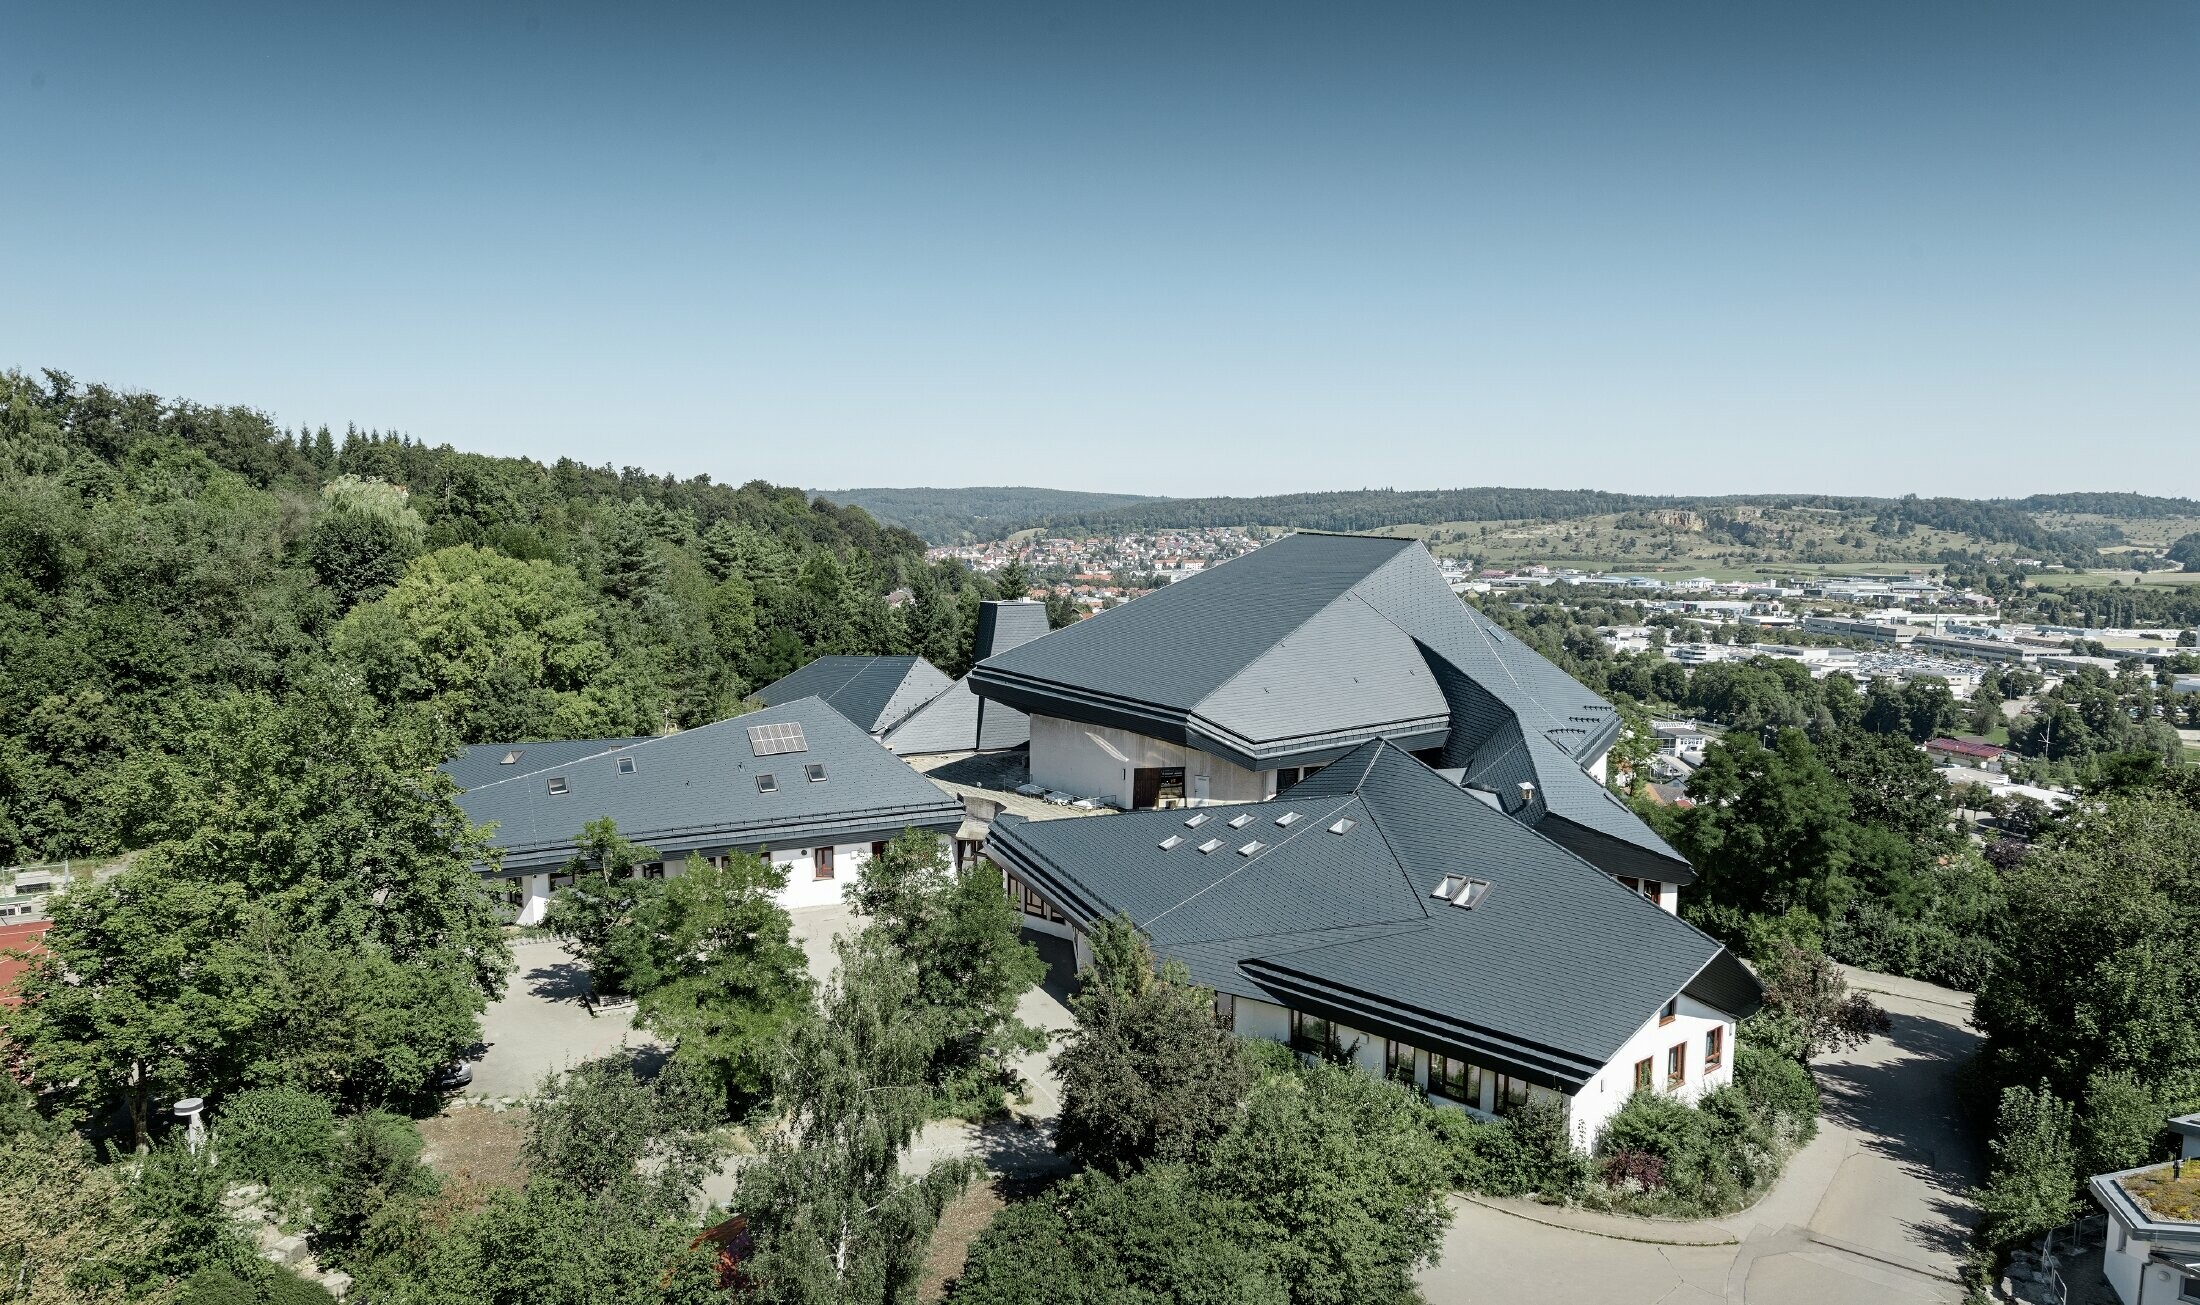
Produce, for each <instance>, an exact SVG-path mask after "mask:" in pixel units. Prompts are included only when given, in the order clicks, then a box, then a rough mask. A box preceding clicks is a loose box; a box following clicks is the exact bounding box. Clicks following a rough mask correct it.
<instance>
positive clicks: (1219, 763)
mask: <svg viewBox="0 0 2200 1305" xmlns="http://www.w3.org/2000/svg"><path fill="white" fill-rule="evenodd" d="M970 683H971V687H972V688H973V689H974V690H975V691H976V692H977V693H978V695H979V696H980V697H983V698H986V699H988V700H990V701H999V702H1003V703H1006V704H1008V705H1009V706H1012V707H1015V708H1017V709H1018V710H1021V711H1024V712H1027V713H1029V714H1030V716H1031V779H1032V782H1033V783H1035V784H1037V785H1040V786H1042V787H1043V788H1045V789H1048V790H1055V791H1060V792H1064V793H1071V794H1077V795H1080V796H1083V797H1087V798H1092V799H1095V800H1098V801H1104V802H1108V803H1111V804H1113V805H1116V806H1120V807H1124V808H1130V809H1145V808H1152V807H1178V806H1201V805H1205V804H1208V803H1222V802H1260V801H1266V800H1268V799H1271V798H1274V797H1276V796H1278V795H1279V794H1284V793H1288V792H1290V791H1291V787H1292V786H1293V785H1294V784H1297V783H1299V782H1301V781H1302V780H1304V779H1305V778H1306V777H1307V776H1308V775H1310V774H1314V773H1316V772H1318V771H1319V770H1320V769H1321V768H1322V767H1323V766H1325V765H1327V764H1329V763H1330V762H1332V761H1334V760H1336V759H1337V758H1338V757H1340V756H1342V755H1344V754H1345V753H1347V752H1349V751H1351V750H1352V749H1354V748H1357V747H1359V746H1360V745H1361V744H1363V743H1366V742H1368V741H1370V740H1373V739H1386V740H1388V741H1390V742H1391V743H1393V744H1396V745H1397V746H1399V747H1401V748H1403V749H1405V750H1407V751H1409V752H1411V753H1413V754H1414V755H1415V756H1417V757H1419V758H1420V759H1421V760H1423V761H1424V762H1426V763H1428V764H1429V765H1431V766H1434V767H1437V768H1440V769H1442V770H1443V771H1444V772H1445V774H1446V775H1447V776H1448V777H1450V778H1452V779H1454V780H1455V781H1456V782H1457V783H1459V784H1460V785H1462V786H1463V787H1465V788H1468V789H1471V790H1473V791H1475V792H1476V793H1477V794H1478V795H1479V798H1480V800H1481V801H1483V802H1485V803H1486V804H1487V805H1489V806H1491V807H1493V808H1495V809H1497V810H1499V811H1501V812H1503V813H1504V814H1505V815H1507V816H1510V817H1512V818H1513V819H1515V820H1517V821H1519V822H1520V823H1522V824H1525V825H1528V826H1531V827H1533V828H1536V829H1538V830H1540V831H1541V832H1542V833H1543V835H1544V836H1545V837H1547V838H1550V839H1553V840H1555V841H1557V842H1558V843H1560V844H1562V845H1563V846H1566V847H1568V848H1571V849H1572V850H1574V851H1575V852H1576V853H1578V854H1579V855H1581V856H1582V857H1584V858H1586V859H1587V860H1588V861H1589V862H1590V863H1591V864H1593V865H1596V866H1598V867H1599V868H1601V869H1603V870H1605V871H1606V872H1608V873H1610V874H1613V875H1615V876H1620V877H1623V878H1625V879H1626V880H1628V881H1630V882H1632V883H1635V884H1638V885H1639V884H1649V885H1651V887H1650V888H1649V889H1647V890H1646V891H1649V892H1650V893H1651V894H1652V895H1653V896H1655V897H1657V898H1658V900H1659V901H1661V902H1662V903H1664V904H1665V905H1666V906H1667V908H1668V909H1677V906H1678V901H1679V896H1678V893H1679V889H1680V887H1681V886H1682V885H1684V884H1687V883H1690V882H1693V880H1694V878H1695V872H1694V870H1693V869H1691V868H1690V866H1689V865H1688V862H1687V861H1686V860H1685V859H1683V858H1682V857H1681V855H1680V854H1679V853H1677V852H1675V851H1674V850H1673V849H1672V848H1670V847H1668V846H1667V845H1666V844H1665V843H1664V842H1663V841H1662V840H1661V839H1659V838H1658V836H1657V835H1656V834H1655V833H1653V832H1651V830H1650V828H1649V827H1648V826H1646V825H1644V824H1643V823H1642V821H1641V820H1640V819H1639V818H1637V817H1636V816H1635V814H1634V812H1633V811H1632V810H1630V809H1629V808H1628V807H1627V806H1626V804H1624V803H1623V802H1621V801H1620V800H1619V799H1618V798H1616V797H1615V796H1613V795H1612V794H1611V792H1610V791H1609V790H1607V789H1606V788H1605V786H1604V777H1605V755H1606V753H1607V752H1608V751H1609V749H1610V748H1611V745H1612V741H1613V740H1614V739H1615V738H1617V737H1618V734H1619V728H1620V720H1619V713H1618V711H1617V710H1616V709H1614V708H1613V707H1612V705H1611V704H1610V703H1608V702H1606V701H1604V700H1603V699H1602V698H1599V697H1598V696H1597V695H1596V694H1594V693H1592V692H1591V691H1590V690H1589V689H1587V688H1586V687H1584V686H1583V685H1582V684H1581V683H1579V682H1578V681H1576V680H1575V679H1573V677H1571V676H1569V675H1567V674H1566V673H1565V672H1564V671H1562V670H1560V669H1559V668H1558V667H1557V666H1555V665H1553V664H1551V663H1550V662H1549V661H1547V660H1545V659H1544V658H1543V657H1542V656H1540V655H1539V654H1537V653H1536V652H1535V651H1534V650H1533V649H1531V648H1528V647H1526V646H1525V645H1523V644H1522V643H1521V642H1520V641H1519V640H1518V639H1516V638H1514V637H1513V636H1511V635H1509V634H1507V633H1505V631H1504V630H1503V629H1501V628H1500V627H1499V626H1497V625H1496V624H1495V623H1494V622H1492V621H1491V620H1489V618H1487V617H1485V616H1483V615H1482V614H1481V613H1480V612H1477V611H1475V610H1474V609H1473V608H1470V607H1468V606H1466V605H1465V604H1463V603H1462V602H1460V600H1459V598H1458V596H1457V595H1455V594H1453V593H1452V592H1451V590H1450V588H1449V586H1447V585H1446V584H1445V583H1444V579H1443V574H1442V572H1441V571H1440V570H1439V569H1438V568H1437V565H1436V562H1435V559H1434V558H1432V557H1431V556H1430V555H1429V552H1428V550H1427V548H1425V547H1424V546H1422V545H1421V544H1420V543H1419V542H1418V541H1415V540H1406V539H1394V538H1390V537H1387V536H1366V535H1317V534H1298V535H1291V536H1288V537H1286V538H1284V539H1282V540H1279V541H1277V542H1275V543H1272V544H1269V545H1267V546H1265V547H1263V548H1259V549H1256V550H1254V551H1253V552H1251V553H1247V554H1245V555H1244V556H1242V557H1238V558H1235V559H1232V560H1231V561H1228V562H1225V563H1223V564H1221V565H1219V566H1215V567H1212V568H1210V569H1208V570H1207V571H1206V572H1204V573H1202V574H1200V575H1198V576H1194V577H1192V578H1191V579H1189V580H1185V581H1183V582H1181V583H1179V584H1173V585H1170V586H1168V587H1166V588H1164V589H1160V590H1157V591H1155V592H1154V593H1152V594H1149V595H1147V596H1146V597H1144V598H1141V599H1139V600H1138V601H1137V602H1135V603H1131V604H1128V605H1126V606H1124V607H1121V608H1118V609H1116V610H1114V611H1110V612H1106V613H1103V614H1102V615H1100V616H1097V617H1094V618H1093V619H1091V620H1088V621H1083V622H1080V623H1079V624H1077V625H1074V626H1070V627H1068V628H1067V629H1062V630H1056V631H1054V632H1053V633H1052V634H1049V635H1047V636H1046V637H1045V638H1042V639H1035V640H1033V641H1032V642H1030V643H1027V644H1024V645H1022V646H1021V647H1018V648H1014V649H1011V650H1009V651H1008V652H1006V653H1001V654H997V655H995V656H993V657H990V658H988V659H986V660H985V661H982V662H980V663H979V664H978V665H977V667H976V668H975V669H974V670H972V671H971V673H970Z"/></svg>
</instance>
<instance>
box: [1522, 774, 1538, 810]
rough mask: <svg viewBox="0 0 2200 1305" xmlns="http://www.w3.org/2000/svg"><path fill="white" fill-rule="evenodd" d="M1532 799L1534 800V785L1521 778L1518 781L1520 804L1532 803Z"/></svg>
mask: <svg viewBox="0 0 2200 1305" xmlns="http://www.w3.org/2000/svg"><path fill="white" fill-rule="evenodd" d="M1534 801H1535V785H1533V784H1531V783H1529V782H1528V781H1527V780H1521V781H1520V805H1522V806H1528V805H1529V804H1531V803H1533V802H1534Z"/></svg>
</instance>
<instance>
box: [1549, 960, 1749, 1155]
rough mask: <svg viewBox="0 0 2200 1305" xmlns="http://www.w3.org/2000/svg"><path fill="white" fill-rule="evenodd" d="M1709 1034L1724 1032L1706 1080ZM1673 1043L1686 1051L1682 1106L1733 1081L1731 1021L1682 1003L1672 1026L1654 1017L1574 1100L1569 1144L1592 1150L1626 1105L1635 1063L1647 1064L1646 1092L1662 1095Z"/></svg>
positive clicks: (1688, 1000) (1700, 1006) (1696, 1004)
mask: <svg viewBox="0 0 2200 1305" xmlns="http://www.w3.org/2000/svg"><path fill="white" fill-rule="evenodd" d="M1714 1028H1717V1029H1722V1030H1724V1032H1723V1034H1722V1039H1723V1042H1724V1046H1723V1048H1722V1049H1721V1052H1720V1057H1719V1067H1718V1069H1716V1070H1714V1071H1712V1072H1711V1073H1710V1074H1708V1075H1707V1074H1706V1073H1705V1072H1704V1065H1703V1051H1704V1035H1706V1034H1707V1033H1709V1032H1710V1031H1711V1030H1712V1029H1714ZM1676 1042H1683V1043H1686V1044H1687V1045H1688V1056H1687V1068H1688V1077H1687V1080H1686V1081H1685V1082H1684V1083H1683V1084H1682V1085H1681V1087H1680V1090H1679V1093H1678V1095H1679V1096H1681V1097H1682V1098H1683V1099H1684V1100H1688V1101H1694V1100H1696V1099H1697V1098H1698V1097H1700V1096H1702V1095H1703V1094H1704V1093H1706V1092H1709V1091H1711V1090H1712V1089H1713V1088H1718V1087H1723V1086H1725V1085H1726V1084H1728V1083H1731V1082H1733V1081H1734V1021H1733V1020H1731V1019H1729V1018H1728V1017H1727V1016H1725V1015H1723V1014H1721V1013H1720V1012H1718V1011H1716V1010H1713V1009H1712V1008H1711V1007H1709V1006H1706V1005H1704V1004H1703V1003H1702V1002H1699V1001H1695V1000H1693V999H1691V998H1688V997H1682V998H1681V999H1680V1009H1679V1011H1678V1013H1677V1014H1676V1015H1675V1016H1674V1018H1673V1022H1672V1023H1670V1024H1660V1023H1659V1022H1658V1020H1657V1017H1656V1016H1655V1015H1653V1016H1652V1017H1651V1018H1650V1019H1648V1020H1647V1021H1645V1022H1644V1023H1643V1026H1642V1027H1641V1028H1639V1029H1637V1030H1636V1031H1635V1034H1634V1036H1633V1037H1630V1038H1629V1039H1628V1040H1627V1042H1626V1045H1624V1046H1622V1047H1621V1048H1620V1049H1619V1053H1618V1054H1617V1055H1615V1056H1613V1057H1612V1059H1611V1060H1610V1061H1608V1062H1606V1064H1605V1066H1604V1068H1603V1069H1600V1070H1598V1071H1597V1074H1596V1077H1595V1078H1593V1079H1590V1080H1589V1082H1587V1083H1586V1084H1584V1085H1582V1089H1581V1091H1579V1092H1577V1093H1575V1094H1574V1098H1573V1126H1574V1140H1575V1141H1576V1142H1577V1143H1579V1144H1580V1145H1581V1146H1583V1147H1584V1148H1586V1147H1589V1146H1592V1145H1594V1144H1595V1142H1596V1136H1597V1132H1598V1130H1600V1129H1602V1128H1603V1127H1604V1125H1605V1123H1606V1122H1607V1121H1609V1120H1610V1119H1611V1118H1612V1116H1613V1115H1615V1114H1618V1113H1619V1108H1620V1107H1621V1106H1623V1105H1626V1104H1627V1098H1628V1097H1629V1096H1631V1095H1633V1093H1634V1090H1635V1062H1636V1061H1639V1060H1643V1059H1646V1058H1647V1059H1648V1060H1649V1061H1650V1085H1651V1090H1652V1091H1656V1092H1663V1091H1665V1053H1666V1050H1667V1049H1668V1048H1670V1047H1671V1046H1672V1045H1673V1044H1674V1043H1676Z"/></svg>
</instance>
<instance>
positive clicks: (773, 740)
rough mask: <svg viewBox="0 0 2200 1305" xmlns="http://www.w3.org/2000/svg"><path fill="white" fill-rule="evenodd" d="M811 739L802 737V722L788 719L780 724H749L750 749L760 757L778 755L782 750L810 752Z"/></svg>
mask: <svg viewBox="0 0 2200 1305" xmlns="http://www.w3.org/2000/svg"><path fill="white" fill-rule="evenodd" d="M809 750H810V743H809V740H807V739H805V738H803V737H802V722H800V721H786V722H784V723H782V724H778V725H751V726H749V751H751V752H753V753H755V754H756V755H757V756H759V757H776V756H778V755H779V754H780V753H782V752H808V751H809Z"/></svg>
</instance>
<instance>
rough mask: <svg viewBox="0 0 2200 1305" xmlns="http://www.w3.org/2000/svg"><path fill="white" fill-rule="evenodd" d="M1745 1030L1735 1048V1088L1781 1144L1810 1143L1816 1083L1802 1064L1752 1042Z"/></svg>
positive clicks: (1814, 1124)
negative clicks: (1777, 1137) (1777, 1133)
mask: <svg viewBox="0 0 2200 1305" xmlns="http://www.w3.org/2000/svg"><path fill="white" fill-rule="evenodd" d="M1752 1022H1754V1021H1752ZM1747 1029H1748V1026H1747V1025H1745V1026H1744V1036H1743V1037H1741V1038H1740V1039H1738V1040H1737V1041H1736V1045H1735V1048H1734V1086H1735V1087H1737V1088H1739V1089H1741V1093H1742V1096H1743V1098H1744V1099H1745V1100H1747V1101H1748V1102H1749V1103H1750V1105H1751V1107H1752V1108H1753V1109H1755V1110H1756V1111H1757V1112H1758V1114H1759V1115H1760V1116H1761V1117H1762V1118H1764V1119H1765V1120H1766V1121H1767V1122H1768V1123H1770V1124H1771V1125H1772V1126H1773V1128H1774V1129H1775V1130H1777V1131H1778V1132H1779V1134H1780V1135H1781V1140H1782V1141H1783V1142H1785V1143H1787V1144H1789V1145H1799V1144H1801V1143H1803V1142H1807V1141H1809V1140H1810V1139H1811V1137H1812V1135H1813V1134H1815V1133H1816V1132H1817V1131H1818V1080H1817V1079H1814V1078H1812V1077H1811V1075H1810V1070H1809V1068H1808V1067H1806V1066H1805V1065H1804V1064H1803V1062H1801V1061H1799V1060H1797V1059H1795V1058H1794V1057H1792V1056H1788V1055H1783V1054H1781V1053H1780V1052H1779V1051H1776V1050H1773V1049H1771V1048H1768V1047H1766V1046H1764V1045H1762V1044H1760V1043H1759V1042H1757V1041H1754V1040H1753V1039H1751V1038H1750V1037H1749V1036H1748V1035H1747Z"/></svg>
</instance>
